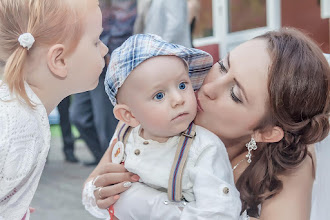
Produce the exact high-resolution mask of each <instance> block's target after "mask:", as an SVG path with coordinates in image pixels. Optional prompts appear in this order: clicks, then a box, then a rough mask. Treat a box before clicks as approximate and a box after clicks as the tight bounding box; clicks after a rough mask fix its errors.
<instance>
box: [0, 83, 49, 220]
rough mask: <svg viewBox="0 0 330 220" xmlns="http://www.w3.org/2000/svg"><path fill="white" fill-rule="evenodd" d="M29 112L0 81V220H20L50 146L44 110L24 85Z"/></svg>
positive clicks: (34, 95)
mask: <svg viewBox="0 0 330 220" xmlns="http://www.w3.org/2000/svg"><path fill="white" fill-rule="evenodd" d="M25 89H26V92H27V95H28V97H29V98H30V100H31V101H32V102H33V103H34V104H35V109H32V108H31V107H30V106H28V105H27V104H25V102H24V104H23V103H21V102H20V101H19V100H18V99H19V98H18V97H17V96H15V95H14V94H11V93H10V91H9V88H8V86H7V85H6V84H4V83H3V82H2V81H0V158H1V159H0V219H5V220H7V219H8V220H16V219H18V220H21V219H22V218H23V216H24V215H25V214H26V218H25V219H26V220H27V219H29V214H30V213H29V205H30V203H31V200H32V198H33V195H34V193H35V191H36V189H37V186H38V183H39V180H40V176H41V173H42V171H43V169H44V166H45V162H46V157H47V154H48V150H49V146H50V136H51V135H50V129H49V121H48V116H47V112H46V109H45V108H44V106H43V105H42V103H41V101H40V100H39V98H38V97H37V95H36V94H34V92H33V91H32V89H31V88H30V87H29V85H28V84H27V83H25Z"/></svg>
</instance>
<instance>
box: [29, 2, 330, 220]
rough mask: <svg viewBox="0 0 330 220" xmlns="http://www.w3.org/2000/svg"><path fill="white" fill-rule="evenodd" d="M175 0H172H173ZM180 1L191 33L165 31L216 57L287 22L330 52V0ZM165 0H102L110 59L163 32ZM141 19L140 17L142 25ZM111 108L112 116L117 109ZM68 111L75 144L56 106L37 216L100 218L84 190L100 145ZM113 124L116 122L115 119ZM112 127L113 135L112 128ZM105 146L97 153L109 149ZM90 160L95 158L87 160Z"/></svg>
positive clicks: (181, 19)
mask: <svg viewBox="0 0 330 220" xmlns="http://www.w3.org/2000/svg"><path fill="white" fill-rule="evenodd" d="M170 1H172V0H167V2H170ZM175 1H177V2H178V1H180V2H181V1H183V2H184V4H182V8H180V9H179V8H176V9H175V10H176V11H175V13H174V15H177V17H176V22H177V24H175V25H177V27H176V28H172V29H173V30H174V31H177V32H180V31H182V30H186V31H187V33H188V32H189V34H180V35H181V36H185V38H186V39H176V38H175V37H173V38H171V39H166V36H165V35H164V36H162V37H163V38H165V39H166V40H168V41H170V42H174V43H176V42H185V43H187V44H188V46H193V47H196V48H199V49H202V50H205V51H207V52H209V53H210V54H211V55H212V56H213V58H214V61H215V62H216V61H217V60H218V59H220V58H221V57H223V56H225V55H226V53H227V52H228V51H230V50H232V49H233V48H234V47H235V46H237V45H238V44H240V43H242V42H244V41H246V40H249V39H251V38H253V37H255V36H257V35H260V34H262V33H264V32H266V31H269V30H274V29H278V28H280V27H283V26H286V27H295V28H298V29H301V30H303V31H304V32H305V33H307V34H308V35H309V36H311V37H312V38H313V39H314V40H315V41H316V42H317V43H318V44H319V45H320V47H321V48H322V50H323V52H324V53H329V42H330V22H329V17H330V0H175ZM161 2H165V3H166V1H163V0H138V1H136V0H101V1H100V3H101V4H100V6H101V9H102V13H103V16H104V17H103V26H104V34H103V35H102V36H101V39H102V41H103V42H104V43H106V44H107V45H108V47H109V48H110V52H109V54H108V56H107V58H106V60H107V62H108V60H109V59H110V58H111V51H112V50H113V49H115V48H116V47H118V46H119V45H120V44H121V43H122V42H123V41H124V40H126V39H127V38H128V37H129V36H130V35H132V34H134V33H141V32H142V33H145V32H150V33H156V34H159V35H162V30H165V29H166V28H167V24H166V23H167V21H166V20H161V19H159V21H158V22H159V23H158V24H150V23H149V22H151V20H152V21H156V20H157V19H158V18H157V17H152V16H160V14H161V13H159V12H157V10H163V8H164V7H161ZM168 4H169V3H168ZM180 4H181V3H180ZM173 10H174V9H173ZM178 10H181V11H178ZM162 13H163V12H162ZM135 19H136V22H135ZM134 22H135V23H134ZM137 22H140V23H139V25H140V26H139V27H138V28H137V27H136V26H137ZM148 25H149V26H148ZM153 25H154V26H153ZM171 25H174V24H171ZM183 27H184V28H183ZM185 27H187V29H185ZM136 29H138V31H137V30H136ZM173 36H174V35H173ZM100 83H102V84H103V81H102V82H101V80H100ZM75 99H76V97H75V96H73V97H71V98H69V100H70V101H71V102H72V101H73V102H74V101H75ZM93 99H95V97H94V98H93ZM85 107H86V106H85ZM102 108H104V106H102V105H101V106H97V107H96V110H95V109H94V111H95V112H94V114H98V110H100V109H102ZM64 109H65V110H64V112H67V113H66V116H68V112H71V114H72V110H71V109H70V104H67V105H65V107H64ZM106 112H107V114H111V116H112V111H111V110H107V111H106ZM63 114H65V113H62V122H63V123H66V124H67V126H69V128H71V133H72V134H71V133H70V137H71V139H72V140H71V141H69V143H70V146H69V148H67V149H69V150H65V145H66V142H65V137H64V136H66V135H65V134H67V133H65V134H64V135H63V133H62V132H61V128H62V129H63V127H61V125H60V115H61V114H60V112H59V111H58V108H56V109H54V111H53V112H52V113H51V114H50V115H49V121H50V124H51V132H52V140H51V149H50V153H49V157H48V160H47V164H46V167H45V170H44V173H43V175H42V177H41V181H40V184H39V186H38V189H37V192H36V195H35V197H34V199H33V201H32V204H31V206H32V207H34V208H35V209H36V211H35V212H34V213H33V214H32V216H31V219H36V220H44V219H47V220H48V219H49V220H53V219H54V220H55V219H72V220H75V219H76V220H78V219H79V220H84V219H86V220H88V219H95V218H93V217H92V216H90V215H89V214H88V213H87V212H86V211H84V207H83V206H82V204H81V190H82V186H83V183H84V181H85V179H86V178H87V177H88V175H89V174H90V172H91V171H92V170H93V169H94V167H95V163H96V162H97V161H98V159H99V158H97V157H95V155H97V154H95V152H94V153H92V152H93V151H95V149H94V150H93V149H92V148H91V146H88V144H86V143H87V142H86V140H84V138H81V132H80V131H81V130H79V129H77V127H76V126H75V125H74V124H71V121H70V118H69V117H64V116H63ZM73 114H74V113H73ZM90 117H92V116H90ZM112 117H113V116H112ZM90 120H92V119H90ZM62 126H63V125H62ZM98 126H99V125H98V124H97V123H96V124H94V127H98ZM112 126H115V123H114V122H113V125H112ZM106 132H107V133H108V134H109V138H111V136H112V131H110V130H107V131H106ZM87 134H88V132H87ZM69 139H70V138H69ZM72 142H73V143H72ZM104 150H105V149H102V150H101V152H96V153H103V152H104ZM86 161H87V162H88V161H91V162H90V163H86Z"/></svg>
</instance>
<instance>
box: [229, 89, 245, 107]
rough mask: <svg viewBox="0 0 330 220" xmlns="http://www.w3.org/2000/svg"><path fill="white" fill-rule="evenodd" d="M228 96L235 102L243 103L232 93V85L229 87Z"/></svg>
mask: <svg viewBox="0 0 330 220" xmlns="http://www.w3.org/2000/svg"><path fill="white" fill-rule="evenodd" d="M230 96H231V98H232V99H233V101H234V102H237V103H243V102H242V101H241V100H240V99H239V98H238V97H237V96H236V95H235V93H234V86H233V87H231V89H230Z"/></svg>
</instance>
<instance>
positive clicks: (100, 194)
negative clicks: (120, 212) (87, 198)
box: [94, 163, 139, 209]
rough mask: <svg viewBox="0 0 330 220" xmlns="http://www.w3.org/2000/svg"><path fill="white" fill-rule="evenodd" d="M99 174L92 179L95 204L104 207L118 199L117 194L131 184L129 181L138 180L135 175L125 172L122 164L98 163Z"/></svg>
mask: <svg viewBox="0 0 330 220" xmlns="http://www.w3.org/2000/svg"><path fill="white" fill-rule="evenodd" d="M99 170H100V174H99V175H98V176H97V177H96V178H95V179H94V185H95V187H96V190H95V191H94V196H95V200H96V204H97V206H98V207H99V208H101V209H106V208H108V207H110V206H111V205H112V204H114V203H115V202H116V201H117V200H118V199H119V194H120V193H122V192H124V191H125V190H127V189H128V188H129V187H130V186H131V184H132V183H131V182H136V181H138V180H139V177H138V176H137V175H134V174H132V173H129V172H127V170H126V169H125V167H124V165H121V164H114V163H106V164H100V167H99Z"/></svg>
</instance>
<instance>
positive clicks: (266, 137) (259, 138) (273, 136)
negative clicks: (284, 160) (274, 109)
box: [253, 126, 284, 143]
mask: <svg viewBox="0 0 330 220" xmlns="http://www.w3.org/2000/svg"><path fill="white" fill-rule="evenodd" d="M283 137H284V131H283V129H282V128H280V127H278V126H274V127H270V128H266V129H265V130H262V131H260V130H258V131H256V132H255V133H254V134H253V138H254V139H255V140H256V142H265V143H275V142H279V141H280V140H282V138H283Z"/></svg>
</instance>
